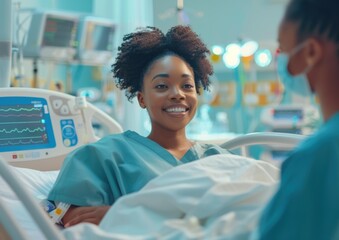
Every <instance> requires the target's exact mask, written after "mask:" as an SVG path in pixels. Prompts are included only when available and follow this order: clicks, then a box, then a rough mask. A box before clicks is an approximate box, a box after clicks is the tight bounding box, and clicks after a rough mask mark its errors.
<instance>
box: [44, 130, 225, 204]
mask: <svg viewBox="0 0 339 240" xmlns="http://www.w3.org/2000/svg"><path fill="white" fill-rule="evenodd" d="M219 153H228V151H227V150H225V149H222V148H221V147H219V146H217V145H211V144H199V143H195V144H194V145H193V146H192V147H191V148H190V149H189V150H188V151H187V153H186V154H185V155H184V156H183V157H182V159H180V160H177V159H176V158H175V157H174V156H173V155H172V154H171V153H169V152H168V151H167V150H166V149H164V148H163V147H161V146H160V145H159V144H157V143H156V142H154V141H152V140H150V139H148V138H146V137H142V136H140V135H139V134H137V133H135V132H133V131H126V132H124V133H122V134H115V135H110V136H107V137H104V138H102V139H101V140H99V141H98V142H95V143H91V144H88V145H85V146H83V147H80V148H79V149H77V150H75V151H74V152H72V153H71V154H69V155H68V156H67V158H66V159H65V162H64V164H63V166H62V168H61V170H60V174H59V176H58V178H57V180H56V182H55V184H54V186H53V188H52V190H51V191H50V193H49V195H48V199H49V200H52V201H56V202H64V203H69V204H73V205H76V206H99V205H112V204H113V203H114V201H115V200H117V199H118V198H119V197H121V196H123V195H125V194H128V193H132V192H136V191H138V190H140V189H141V188H142V187H143V186H144V185H145V184H146V183H148V182H149V181H150V180H151V179H153V178H155V177H156V176H159V175H160V174H162V173H164V172H165V171H167V170H169V169H171V168H173V167H174V166H178V165H181V164H184V163H188V162H191V161H194V160H197V159H199V158H202V157H206V156H210V155H214V154H219Z"/></svg>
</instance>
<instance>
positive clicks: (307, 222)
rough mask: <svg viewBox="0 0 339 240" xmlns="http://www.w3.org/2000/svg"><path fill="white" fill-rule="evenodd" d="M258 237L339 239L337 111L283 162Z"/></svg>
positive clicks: (317, 239) (338, 131)
mask: <svg viewBox="0 0 339 240" xmlns="http://www.w3.org/2000/svg"><path fill="white" fill-rule="evenodd" d="M258 234H259V238H260V239H270V240H274V239H284V240H286V239H289V240H291V239H292V240H293V239H307V240H313V239H314V240H319V239H339V112H338V113H337V114H335V115H334V116H332V117H331V118H330V119H329V120H328V121H327V122H326V123H325V124H324V125H323V126H322V127H321V128H320V129H319V130H318V132H317V133H315V134H314V135H313V136H311V137H310V138H308V139H307V140H306V141H304V142H303V143H302V144H301V145H300V146H299V147H298V148H297V149H296V150H295V151H294V152H293V153H292V154H291V156H290V157H289V158H288V159H287V160H286V161H285V162H284V163H283V165H282V171H281V185H280V187H279V189H278V192H277V193H276V194H275V196H274V197H273V199H272V200H271V202H270V204H269V205H268V206H267V208H266V209H265V210H264V212H263V215H262V217H261V220H260V224H259V229H258Z"/></svg>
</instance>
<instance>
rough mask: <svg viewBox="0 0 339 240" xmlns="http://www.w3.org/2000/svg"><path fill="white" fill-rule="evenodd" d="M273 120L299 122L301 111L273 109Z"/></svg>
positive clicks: (301, 116)
mask: <svg viewBox="0 0 339 240" xmlns="http://www.w3.org/2000/svg"><path fill="white" fill-rule="evenodd" d="M273 117H274V119H276V120H277V119H279V120H293V121H300V120H302V119H303V111H302V109H275V110H274V114H273Z"/></svg>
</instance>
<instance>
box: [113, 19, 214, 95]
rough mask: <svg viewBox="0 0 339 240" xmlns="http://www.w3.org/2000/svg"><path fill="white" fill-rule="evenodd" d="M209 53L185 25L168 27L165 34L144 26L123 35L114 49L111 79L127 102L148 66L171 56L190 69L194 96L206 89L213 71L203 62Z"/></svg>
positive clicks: (139, 88) (141, 80)
mask: <svg viewBox="0 0 339 240" xmlns="http://www.w3.org/2000/svg"><path fill="white" fill-rule="evenodd" d="M209 53H210V52H209V50H208V48H207V47H206V45H205V44H204V43H203V42H202V40H201V39H200V38H199V37H198V35H197V34H196V33H195V32H193V31H192V29H191V28H190V27H189V26H181V25H178V26H175V27H172V28H171V29H170V30H169V31H168V32H167V33H166V34H164V33H162V32H161V31H160V29H158V28H156V27H146V28H143V29H139V30H138V31H136V32H133V33H130V34H127V35H125V36H124V38H123V43H122V44H121V46H120V47H119V48H118V55H117V58H116V61H115V63H114V64H113V65H112V72H113V76H114V78H115V80H116V85H117V87H118V88H119V89H121V90H123V89H127V91H126V96H127V98H128V100H129V101H131V99H132V98H133V97H135V96H136V94H137V92H139V91H141V90H142V86H143V77H144V74H145V72H146V70H147V69H148V67H149V66H150V65H151V64H152V63H153V62H154V61H155V60H156V59H158V58H159V57H162V56H165V55H170V54H174V55H177V56H179V57H181V58H182V59H183V60H184V61H186V62H187V63H188V64H189V65H190V66H191V67H192V69H193V72H194V79H195V84H196V89H197V93H199V89H200V88H201V87H203V88H204V89H208V86H209V85H210V80H209V76H210V75H212V74H213V68H212V66H211V64H210V62H209V61H208V59H207V55H208V54H209Z"/></svg>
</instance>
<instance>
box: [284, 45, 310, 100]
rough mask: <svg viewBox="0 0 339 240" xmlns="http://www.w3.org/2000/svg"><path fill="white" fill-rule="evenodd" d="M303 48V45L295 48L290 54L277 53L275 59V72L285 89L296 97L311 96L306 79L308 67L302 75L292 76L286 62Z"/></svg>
mask: <svg viewBox="0 0 339 240" xmlns="http://www.w3.org/2000/svg"><path fill="white" fill-rule="evenodd" d="M303 47H304V43H302V44H300V45H299V46H297V47H296V48H295V49H294V50H292V52H291V53H290V54H287V53H279V54H278V57H277V66H278V67H277V70H278V75H279V76H280V78H281V81H282V82H283V84H284V86H285V88H286V89H287V90H289V91H292V92H294V93H296V94H298V95H302V96H308V95H311V94H312V91H311V87H310V84H309V81H308V79H307V76H306V74H307V72H308V71H309V70H310V67H307V68H306V70H305V71H304V72H303V73H300V74H298V75H294V76H292V75H291V74H290V73H289V71H288V62H289V60H290V58H291V57H292V56H293V55H294V54H296V53H297V52H298V51H299V50H301V49H302V48H303Z"/></svg>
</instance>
